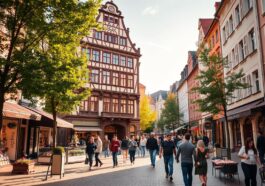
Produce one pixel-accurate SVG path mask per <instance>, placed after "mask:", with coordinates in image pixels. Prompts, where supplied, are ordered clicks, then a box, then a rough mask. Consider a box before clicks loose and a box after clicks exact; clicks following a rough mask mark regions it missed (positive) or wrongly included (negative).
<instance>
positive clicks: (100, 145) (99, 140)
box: [94, 135, 103, 167]
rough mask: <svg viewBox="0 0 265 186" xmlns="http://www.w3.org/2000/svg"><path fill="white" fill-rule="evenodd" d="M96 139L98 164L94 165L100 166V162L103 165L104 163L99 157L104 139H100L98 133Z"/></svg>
mask: <svg viewBox="0 0 265 186" xmlns="http://www.w3.org/2000/svg"><path fill="white" fill-rule="evenodd" d="M95 139H96V145H97V149H96V150H95V160H96V164H95V165H94V167H98V164H99V165H100V167H101V166H102V165H103V163H102V161H101V160H100V159H99V155H100V153H101V152H102V140H101V139H100V137H99V136H98V135H96V136H95Z"/></svg>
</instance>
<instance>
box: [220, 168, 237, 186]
mask: <svg viewBox="0 0 265 186" xmlns="http://www.w3.org/2000/svg"><path fill="white" fill-rule="evenodd" d="M220 173H221V174H223V175H224V177H225V178H227V179H228V178H232V177H234V175H237V177H238V183H240V180H239V173H238V167H237V163H233V164H225V165H223V167H222V168H221V170H220ZM227 179H225V183H226V181H227Z"/></svg>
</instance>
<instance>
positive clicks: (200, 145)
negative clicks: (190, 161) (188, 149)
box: [195, 140, 208, 186]
mask: <svg viewBox="0 0 265 186" xmlns="http://www.w3.org/2000/svg"><path fill="white" fill-rule="evenodd" d="M195 153H196V154H195V175H199V178H200V180H201V183H202V186H206V184H207V168H208V167H207V158H208V150H207V149H206V148H205V145H204V142H203V140H199V141H198V142H197V148H196V152H195Z"/></svg>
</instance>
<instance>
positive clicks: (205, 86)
mask: <svg viewBox="0 0 265 186" xmlns="http://www.w3.org/2000/svg"><path fill="white" fill-rule="evenodd" d="M200 62H201V64H202V65H203V67H204V69H205V70H201V71H200V73H199V75H198V76H197V79H198V80H199V86H198V87H196V88H194V90H193V91H197V92H199V93H200V95H201V96H200V98H199V99H197V100H196V101H195V102H196V103H198V104H199V107H200V111H201V112H209V113H212V114H218V113H219V114H220V113H224V117H225V120H226V128H227V129H228V119H227V105H228V100H230V99H232V98H234V96H233V93H234V92H235V91H236V90H238V89H245V88H248V87H249V85H248V84H246V83H242V81H241V79H242V77H244V73H243V71H242V70H240V71H239V72H238V73H236V72H232V73H230V74H229V75H227V76H226V78H225V79H224V78H223V70H222V69H223V67H224V68H227V67H228V62H227V61H226V60H225V59H223V58H221V57H220V56H218V55H209V50H208V49H205V48H204V49H203V50H202V52H201V54H200ZM226 132H227V137H228V141H230V139H229V130H226ZM228 148H229V149H230V143H228Z"/></svg>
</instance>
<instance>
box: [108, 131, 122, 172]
mask: <svg viewBox="0 0 265 186" xmlns="http://www.w3.org/2000/svg"><path fill="white" fill-rule="evenodd" d="M119 148H120V142H119V140H118V138H117V136H114V137H113V139H112V141H111V143H110V150H111V152H112V160H113V168H114V167H116V166H118V157H117V156H118V152H119Z"/></svg>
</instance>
